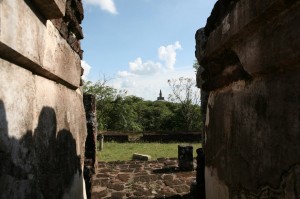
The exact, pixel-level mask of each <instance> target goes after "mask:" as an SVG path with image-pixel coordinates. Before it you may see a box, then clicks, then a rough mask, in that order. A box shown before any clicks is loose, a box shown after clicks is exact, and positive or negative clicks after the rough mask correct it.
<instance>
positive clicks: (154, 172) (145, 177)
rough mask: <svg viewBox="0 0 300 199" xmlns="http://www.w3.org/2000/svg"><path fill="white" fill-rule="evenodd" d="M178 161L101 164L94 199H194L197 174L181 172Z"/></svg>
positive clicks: (163, 160)
mask: <svg viewBox="0 0 300 199" xmlns="http://www.w3.org/2000/svg"><path fill="white" fill-rule="evenodd" d="M177 166H178V163H177V159H158V160H155V161H117V162H108V163H105V162H99V163H98V169H97V174H95V175H94V176H93V179H92V186H93V187H92V197H91V198H92V199H100V198H101V199H106V198H115V199H123V198H124V199H125V198H128V199H130V198H132V199H143V198H145V199H146V198H149V199H150V198H157V199H159V198H169V199H170V198H172V199H175V198H176V199H177V198H185V199H190V198H192V197H191V196H190V194H189V192H190V186H191V183H192V182H194V181H195V178H196V172H195V171H186V172H184V171H179V169H178V167H177Z"/></svg>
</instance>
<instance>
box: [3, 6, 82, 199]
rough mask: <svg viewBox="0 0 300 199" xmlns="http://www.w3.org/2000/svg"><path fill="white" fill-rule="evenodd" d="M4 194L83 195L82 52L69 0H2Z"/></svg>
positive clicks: (52, 198)
mask: <svg viewBox="0 0 300 199" xmlns="http://www.w3.org/2000/svg"><path fill="white" fill-rule="evenodd" d="M0 4H1V5H0V29H1V34H0V74H1V78H0V159H1V161H0V162H1V163H0V198H1V199H2V198H11V199H33V198H44V199H60V198H74V199H83V198H86V196H85V195H86V191H85V186H84V179H83V165H84V151H85V147H84V144H85V138H86V120H85V114H84V108H83V102H82V101H83V100H82V98H83V96H82V93H81V91H80V88H79V87H80V76H81V73H82V69H81V63H80V57H79V55H78V53H77V52H75V51H74V50H73V49H72V48H71V47H70V45H69V43H68V41H67V40H66V39H64V38H63V37H62V36H61V34H60V32H59V31H58V30H57V28H56V27H54V25H53V23H52V22H51V21H50V20H49V19H53V18H57V17H62V16H63V15H64V13H65V8H66V1H65V0H45V1H42V3H41V1H36V0H33V1H27V0H25V1H19V0H9V1H0Z"/></svg>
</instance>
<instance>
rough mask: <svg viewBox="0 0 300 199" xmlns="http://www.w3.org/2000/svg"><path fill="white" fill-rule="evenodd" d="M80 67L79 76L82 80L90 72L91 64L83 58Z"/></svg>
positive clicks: (85, 78)
mask: <svg viewBox="0 0 300 199" xmlns="http://www.w3.org/2000/svg"><path fill="white" fill-rule="evenodd" d="M81 67H82V68H83V70H84V71H83V75H82V76H81V77H82V79H83V80H87V76H88V75H89V73H90V70H91V68H92V67H91V66H90V65H89V64H88V63H87V62H86V61H84V60H82V61H81Z"/></svg>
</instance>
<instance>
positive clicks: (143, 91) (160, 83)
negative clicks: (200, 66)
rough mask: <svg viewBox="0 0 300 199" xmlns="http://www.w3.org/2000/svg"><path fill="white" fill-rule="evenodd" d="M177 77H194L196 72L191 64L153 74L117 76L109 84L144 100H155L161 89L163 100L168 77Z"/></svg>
mask: <svg viewBox="0 0 300 199" xmlns="http://www.w3.org/2000/svg"><path fill="white" fill-rule="evenodd" d="M179 77H189V78H193V79H195V78H196V74H195V71H194V69H193V68H192V66H188V67H185V68H177V69H176V70H173V71H161V72H160V73H156V74H153V75H133V74H132V75H129V76H118V77H117V78H115V79H113V80H112V81H110V83H109V84H110V85H111V86H113V87H114V88H116V89H120V90H121V89H125V90H127V91H128V93H127V94H128V95H135V96H138V97H142V98H144V99H145V100H156V97H158V94H159V90H160V89H161V90H162V94H163V97H165V100H167V99H168V95H169V94H170V93H171V90H170V88H169V85H168V79H178V78H179Z"/></svg>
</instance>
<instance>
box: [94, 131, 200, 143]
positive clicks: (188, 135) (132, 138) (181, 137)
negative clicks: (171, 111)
mask: <svg viewBox="0 0 300 199" xmlns="http://www.w3.org/2000/svg"><path fill="white" fill-rule="evenodd" d="M102 135H104V141H105V142H111V141H114V142H163V143H169V142H190V143H194V142H195V143H197V142H198V143H199V142H201V139H202V136H201V134H200V133H198V132H166V133H147V132H145V133H138V134H136V133H122V132H103V133H102ZM100 137H101V136H100V135H98V138H97V139H98V140H99V139H100Z"/></svg>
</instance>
